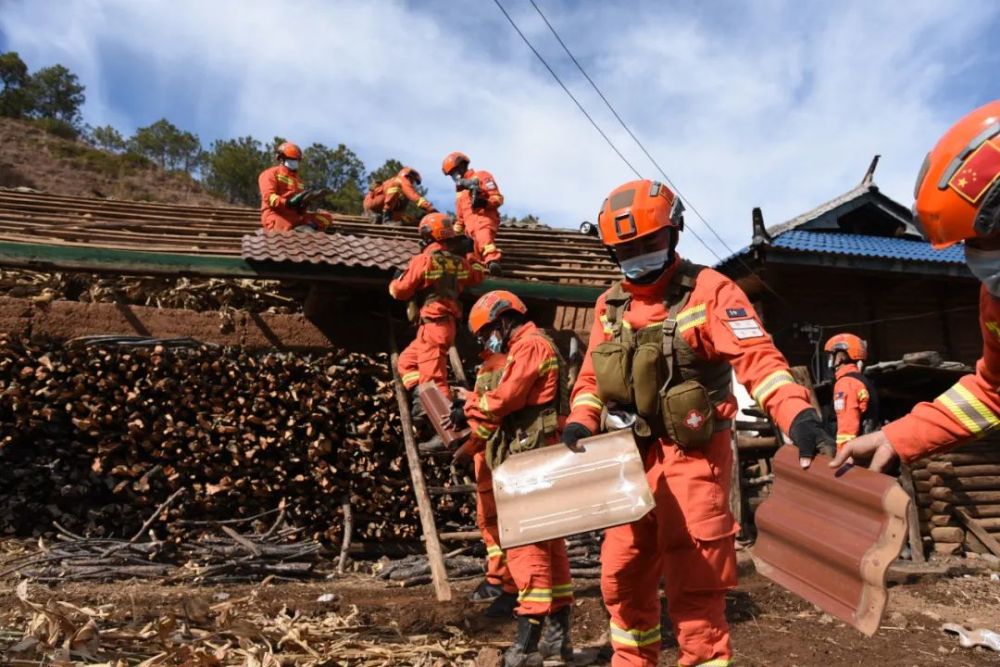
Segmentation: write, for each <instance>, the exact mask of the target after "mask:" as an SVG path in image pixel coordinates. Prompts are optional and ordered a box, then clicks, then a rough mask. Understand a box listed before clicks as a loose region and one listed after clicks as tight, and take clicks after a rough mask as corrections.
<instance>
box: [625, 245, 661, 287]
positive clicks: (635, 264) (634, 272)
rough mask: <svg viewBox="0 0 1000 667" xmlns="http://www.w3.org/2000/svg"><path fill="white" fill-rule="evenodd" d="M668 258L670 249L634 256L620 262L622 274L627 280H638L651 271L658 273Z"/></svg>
mask: <svg viewBox="0 0 1000 667" xmlns="http://www.w3.org/2000/svg"><path fill="white" fill-rule="evenodd" d="M669 258H670V249H669V248H664V249H663V250H655V251H653V252H647V253H646V254H645V255H636V256H635V257H630V258H629V259H625V260H622V261H621V262H620V264H621V269H622V273H623V274H625V277H626V278H628V279H629V280H638V279H639V278H642V277H643V276H645V275H648V274H650V273H652V272H653V271H659V270H660V269H662V268H663V266H664V264H666V263H667V260H668V259H669Z"/></svg>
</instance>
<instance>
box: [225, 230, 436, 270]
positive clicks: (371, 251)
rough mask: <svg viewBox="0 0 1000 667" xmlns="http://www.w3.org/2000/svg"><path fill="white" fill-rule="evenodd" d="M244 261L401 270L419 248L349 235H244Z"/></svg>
mask: <svg viewBox="0 0 1000 667" xmlns="http://www.w3.org/2000/svg"><path fill="white" fill-rule="evenodd" d="M241 245H242V254H243V258H244V259H249V260H253V261H271V262H309V263H311V264H334V265H338V266H363V267H368V268H375V269H386V270H389V269H396V268H403V267H405V266H406V263H407V262H408V261H409V259H410V257H412V256H413V254H414V253H416V252H419V250H420V246H418V245H417V244H416V243H415V242H413V241H408V240H405V239H380V238H362V237H357V236H353V235H351V234H305V233H301V232H300V233H291V234H264V233H262V232H261V233H257V234H247V235H245V236H244V237H243V241H242V244H241Z"/></svg>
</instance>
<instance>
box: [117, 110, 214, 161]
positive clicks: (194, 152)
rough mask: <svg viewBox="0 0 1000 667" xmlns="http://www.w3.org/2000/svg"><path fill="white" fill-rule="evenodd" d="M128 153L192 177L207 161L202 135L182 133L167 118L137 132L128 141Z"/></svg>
mask: <svg viewBox="0 0 1000 667" xmlns="http://www.w3.org/2000/svg"><path fill="white" fill-rule="evenodd" d="M128 150H129V152H130V153H134V154H136V155H141V156H143V157H145V158H148V159H150V160H152V161H153V162H155V163H156V164H158V165H160V167H161V168H162V169H166V170H168V171H186V172H187V173H189V174H192V175H193V174H194V172H195V171H196V170H197V169H198V168H199V167H200V166H201V163H202V161H203V153H202V150H201V141H200V140H199V139H198V135H196V134H192V133H190V132H185V131H183V130H181V129H179V128H178V127H177V126H175V125H174V124H173V123H171V122H170V121H168V120H167V119H166V118H161V119H160V120H158V121H156V122H155V123H153V124H152V125H149V126H148V127H140V128H139V129H138V130H136V131H135V134H134V135H133V136H132V138H131V139H129V140H128Z"/></svg>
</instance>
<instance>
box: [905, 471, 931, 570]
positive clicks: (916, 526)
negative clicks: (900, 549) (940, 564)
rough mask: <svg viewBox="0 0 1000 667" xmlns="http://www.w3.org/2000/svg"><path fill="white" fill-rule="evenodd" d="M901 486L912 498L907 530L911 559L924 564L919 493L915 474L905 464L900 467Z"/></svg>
mask: <svg viewBox="0 0 1000 667" xmlns="http://www.w3.org/2000/svg"><path fill="white" fill-rule="evenodd" d="M899 485H900V486H901V487H903V490H904V491H906V493H907V495H908V496H910V501H911V502H910V506H909V507H908V508H907V510H906V523H907V530H908V531H909V544H910V554H911V556H910V558H911V559H913V562H914V563H923V562H924V561H925V560H926V558H925V557H924V542H923V540H921V539H920V517H919V516H918V513H917V492H916V490H915V489H914V487H913V473H912V471H911V470H910V466H908V465H906V464H905V463H904V464H903V465H902V466H900V473H899Z"/></svg>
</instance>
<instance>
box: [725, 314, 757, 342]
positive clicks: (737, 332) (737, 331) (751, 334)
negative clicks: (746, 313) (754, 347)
mask: <svg viewBox="0 0 1000 667" xmlns="http://www.w3.org/2000/svg"><path fill="white" fill-rule="evenodd" d="M725 322H726V325H727V326H728V327H729V329H730V330H731V331H732V332H733V335H734V336H736V337H737V338H739V339H740V340H747V339H750V338H763V337H764V336H765V333H764V330H763V329H762V328H761V326H760V323H758V322H757V320H755V319H754V318H752V317H747V318H744V319H741V320H725Z"/></svg>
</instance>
